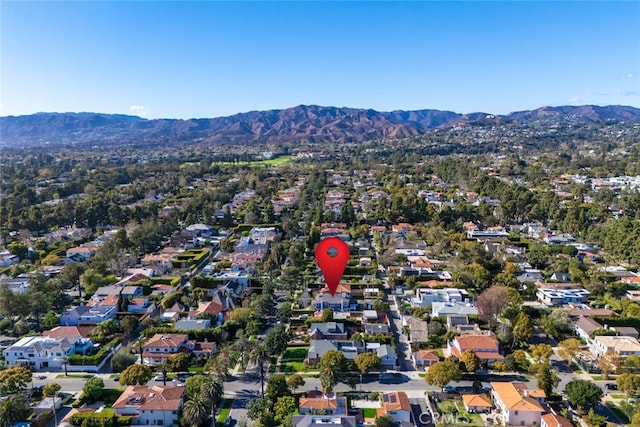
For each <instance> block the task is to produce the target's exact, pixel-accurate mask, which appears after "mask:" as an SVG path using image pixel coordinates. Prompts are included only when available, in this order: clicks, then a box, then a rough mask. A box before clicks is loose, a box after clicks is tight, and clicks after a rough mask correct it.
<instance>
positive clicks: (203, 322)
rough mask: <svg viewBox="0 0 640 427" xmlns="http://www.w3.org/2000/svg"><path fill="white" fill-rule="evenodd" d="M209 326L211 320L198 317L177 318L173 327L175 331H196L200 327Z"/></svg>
mask: <svg viewBox="0 0 640 427" xmlns="http://www.w3.org/2000/svg"><path fill="white" fill-rule="evenodd" d="M210 327H211V320H209V319H198V320H178V321H177V322H176V327H175V329H176V330H177V331H197V330H200V329H206V328H210Z"/></svg>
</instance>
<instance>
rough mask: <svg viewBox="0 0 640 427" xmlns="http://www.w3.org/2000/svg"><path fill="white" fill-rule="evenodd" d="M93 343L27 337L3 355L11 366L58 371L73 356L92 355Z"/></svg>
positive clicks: (80, 340)
mask: <svg viewBox="0 0 640 427" xmlns="http://www.w3.org/2000/svg"><path fill="white" fill-rule="evenodd" d="M92 347H93V343H92V342H91V340H89V339H83V338H72V337H63V338H49V337H42V336H33V337H25V338H22V339H21V340H19V341H17V342H16V343H14V344H13V345H11V346H9V347H7V348H6V349H5V350H4V351H3V352H2V354H3V355H4V359H5V361H6V362H7V364H8V365H9V366H15V365H24V366H28V367H30V368H31V369H33V370H35V371H38V370H45V371H47V370H57V369H61V368H62V366H63V365H64V364H65V363H66V361H67V358H68V357H69V356H71V355H72V354H90V353H91V349H92Z"/></svg>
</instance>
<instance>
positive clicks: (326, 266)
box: [316, 237, 350, 296]
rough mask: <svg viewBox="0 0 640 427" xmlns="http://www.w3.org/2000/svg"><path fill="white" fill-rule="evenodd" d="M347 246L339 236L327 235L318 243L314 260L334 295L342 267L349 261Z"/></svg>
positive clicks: (342, 271)
mask: <svg viewBox="0 0 640 427" xmlns="http://www.w3.org/2000/svg"><path fill="white" fill-rule="evenodd" d="M349 256H350V253H349V246H347V244H346V243H345V242H344V240H342V239H341V238H339V237H327V238H326V239H324V240H321V241H320V243H318V247H317V248H316V261H317V262H318V265H319V266H320V270H322V274H323V275H324V281H325V282H327V286H328V287H329V290H330V291H331V296H334V295H335V293H336V289H338V284H339V283H340V279H342V274H343V273H344V269H345V267H346V266H347V262H349Z"/></svg>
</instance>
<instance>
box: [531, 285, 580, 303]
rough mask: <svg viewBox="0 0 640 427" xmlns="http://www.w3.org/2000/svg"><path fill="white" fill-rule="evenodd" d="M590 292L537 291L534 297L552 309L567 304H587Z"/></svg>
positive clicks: (569, 290)
mask: <svg viewBox="0 0 640 427" xmlns="http://www.w3.org/2000/svg"><path fill="white" fill-rule="evenodd" d="M589 294H590V292H589V291H587V290H586V289H544V288H543V289H538V291H537V292H536V296H537V297H538V300H539V301H540V302H542V303H543V304H545V305H547V306H549V307H554V306H561V305H565V304H569V303H581V302H582V303H584V302H587V299H588V297H589Z"/></svg>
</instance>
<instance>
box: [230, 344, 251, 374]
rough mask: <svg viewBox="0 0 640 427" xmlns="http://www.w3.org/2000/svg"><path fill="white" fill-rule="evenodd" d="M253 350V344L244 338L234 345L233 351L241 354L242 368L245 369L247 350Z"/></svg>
mask: <svg viewBox="0 0 640 427" xmlns="http://www.w3.org/2000/svg"><path fill="white" fill-rule="evenodd" d="M250 348H251V343H250V342H249V340H248V339H247V338H245V337H244V336H242V337H240V338H238V339H237V340H236V342H235V343H233V349H234V350H236V351H239V352H240V366H242V367H243V368H244V367H245V360H244V359H245V353H246V351H247V350H249V349H250Z"/></svg>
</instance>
